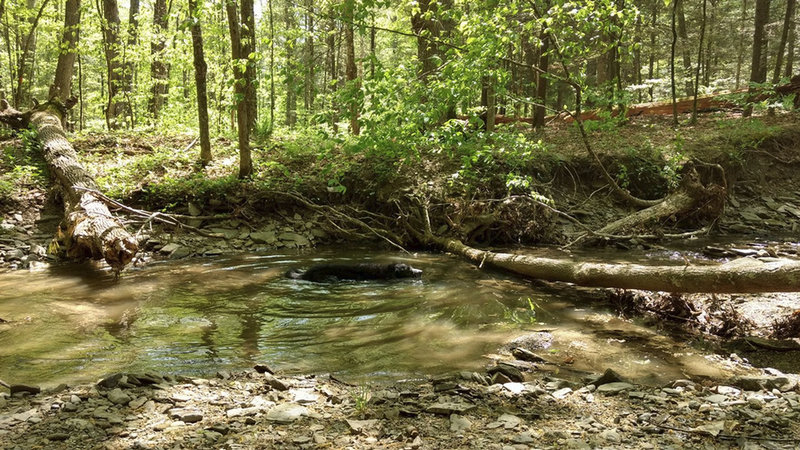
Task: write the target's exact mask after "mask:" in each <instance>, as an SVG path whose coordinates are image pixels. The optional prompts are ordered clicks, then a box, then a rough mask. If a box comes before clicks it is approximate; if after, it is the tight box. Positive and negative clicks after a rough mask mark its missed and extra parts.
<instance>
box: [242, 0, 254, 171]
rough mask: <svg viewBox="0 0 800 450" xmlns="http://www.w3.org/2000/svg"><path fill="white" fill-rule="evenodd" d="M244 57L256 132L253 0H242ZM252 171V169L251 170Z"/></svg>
mask: <svg viewBox="0 0 800 450" xmlns="http://www.w3.org/2000/svg"><path fill="white" fill-rule="evenodd" d="M241 38H242V56H241V58H242V59H243V60H245V61H246V62H247V66H246V68H245V71H244V80H245V83H246V84H245V86H244V101H245V106H246V107H247V131H248V135H249V133H252V132H253V130H255V125H256V120H257V119H258V98H257V94H258V93H257V92H256V85H257V83H256V60H255V51H256V20H255V9H254V5H253V0H242V26H241ZM251 170H252V169H251Z"/></svg>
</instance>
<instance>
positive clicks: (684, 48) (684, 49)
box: [675, 0, 694, 97]
mask: <svg viewBox="0 0 800 450" xmlns="http://www.w3.org/2000/svg"><path fill="white" fill-rule="evenodd" d="M675 1H676V2H677V5H678V35H680V38H681V53H682V54H683V80H684V86H685V89H686V96H687V97H690V96H691V95H692V93H693V92H694V88H693V86H692V56H691V48H690V46H689V33H687V31H686V14H685V13H684V11H683V0H675Z"/></svg>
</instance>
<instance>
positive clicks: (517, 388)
mask: <svg viewBox="0 0 800 450" xmlns="http://www.w3.org/2000/svg"><path fill="white" fill-rule="evenodd" d="M503 387H504V388H506V390H507V391H509V392H511V393H512V394H515V395H517V394H521V393H522V392H523V391H524V390H525V385H524V384H522V383H505V384H503Z"/></svg>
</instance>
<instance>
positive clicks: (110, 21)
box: [103, 0, 127, 130]
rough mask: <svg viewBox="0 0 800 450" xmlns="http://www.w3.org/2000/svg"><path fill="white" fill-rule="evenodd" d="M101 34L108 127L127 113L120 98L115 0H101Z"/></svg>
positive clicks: (117, 11) (114, 125)
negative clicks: (103, 45)
mask: <svg viewBox="0 0 800 450" xmlns="http://www.w3.org/2000/svg"><path fill="white" fill-rule="evenodd" d="M103 18H104V23H103V36H104V44H105V54H106V66H107V68H108V74H107V76H106V79H107V82H108V103H107V104H106V125H107V126H108V128H109V129H112V130H113V129H117V128H119V127H120V124H119V116H124V115H127V103H126V102H125V99H124V98H122V97H123V95H122V88H123V78H122V72H123V67H122V64H121V58H120V48H121V47H122V46H121V41H120V36H119V32H120V24H121V21H120V18H119V8H118V7H117V0H103Z"/></svg>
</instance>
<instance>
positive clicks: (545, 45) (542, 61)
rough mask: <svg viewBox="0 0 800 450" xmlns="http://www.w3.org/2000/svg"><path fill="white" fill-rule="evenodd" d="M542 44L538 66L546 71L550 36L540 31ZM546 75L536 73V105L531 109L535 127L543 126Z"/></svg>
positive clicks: (548, 63) (548, 60)
mask: <svg viewBox="0 0 800 450" xmlns="http://www.w3.org/2000/svg"><path fill="white" fill-rule="evenodd" d="M541 38H542V45H541V47H540V49H539V55H540V56H539V68H540V69H542V70H543V71H545V72H547V71H548V70H549V66H550V56H549V55H548V54H547V52H548V50H549V49H550V38H549V37H548V36H547V34H546V32H542V36H541ZM547 81H548V80H547V77H546V76H545V75H544V74H543V73H542V72H537V73H536V101H537V102H539V103H540V104H539V105H536V106H535V107H534V110H533V126H534V127H536V128H542V127H544V117H545V115H546V112H547V111H546V110H545V105H546V104H547V84H548V82H547ZM559 107H560V105H559Z"/></svg>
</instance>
